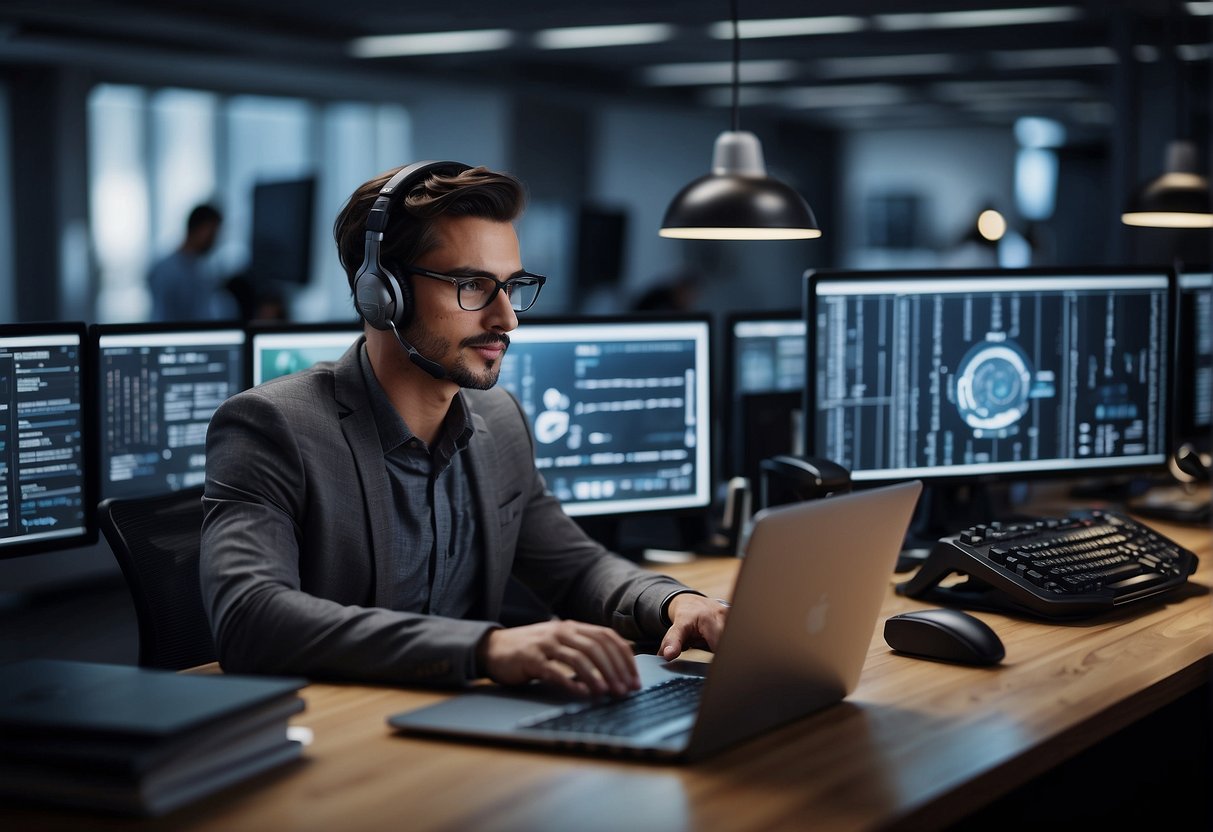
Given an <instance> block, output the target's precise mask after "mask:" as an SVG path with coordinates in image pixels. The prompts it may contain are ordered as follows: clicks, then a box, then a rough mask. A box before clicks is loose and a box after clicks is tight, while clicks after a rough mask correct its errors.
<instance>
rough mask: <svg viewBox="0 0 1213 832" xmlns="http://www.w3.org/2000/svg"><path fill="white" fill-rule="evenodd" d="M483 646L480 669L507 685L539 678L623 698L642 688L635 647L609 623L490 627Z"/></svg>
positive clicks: (577, 690) (582, 692) (579, 691)
mask: <svg viewBox="0 0 1213 832" xmlns="http://www.w3.org/2000/svg"><path fill="white" fill-rule="evenodd" d="M672 606H673V604H671V607H672ZM480 649H481V653H480V661H481V663H480V666H481V668H483V669H484V671H485V673H486V674H487V675H488V676H489V678H491V679H493V680H494V681H496V682H501V683H502V684H506V685H521V684H523V683H525V682H529V681H531V680H532V679H538V680H540V681H543V682H548V683H550V684H554V685H557V686H559V687H561V688H564V689H565V690H567V691H569V692H570V693H575V694H579V695H581V696H605V695H611V696H625V695H627V693H628V692H629V691H633V690H638V689H639V688H640V675H639V674H638V673H637V672H636V661H635V659H633V658H632V649H631V647H629V646H628V643H627V642H626V641H624V640H623V638H622V637H621V636H620V635H619V634H618V633H616V632H615V631H614V630H610V629H608V628H606V627H598V626H595V625H593V624H583V623H581V622H580V621H544V622H542V623H540V624H529V625H527V626H525V627H511V628H508V629H503V630H491V631H490V632H489V634H488V636H487V637H486V638H485V640H484V641H483V642H482V643H481V648H480Z"/></svg>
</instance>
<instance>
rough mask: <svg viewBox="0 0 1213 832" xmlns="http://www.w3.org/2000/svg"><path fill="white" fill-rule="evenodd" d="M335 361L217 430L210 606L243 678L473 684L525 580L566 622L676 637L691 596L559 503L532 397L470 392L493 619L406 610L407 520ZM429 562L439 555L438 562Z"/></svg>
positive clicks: (353, 383)
mask: <svg viewBox="0 0 1213 832" xmlns="http://www.w3.org/2000/svg"><path fill="white" fill-rule="evenodd" d="M362 343H363V341H362V339H361V338H360V339H359V340H358V342H357V343H355V344H354V346H353V347H351V348H350V350H349V351H348V352H346V354H345V355H344V356H342V357H341V358H340V359H338V360H337V361H336V362H324V363H321V364H317V365H316V366H315V367H313V368H312V369H310V370H307V371H305V372H302V373H298V374H295V375H293V376H287V377H284V378H280V379H276V380H274V381H271V382H269V383H266V384H263V385H260V386H259V387H256V388H254V389H252V390H247V391H245V392H243V393H240V394H238V395H236V396H233V397H232V398H230V399H228V400H227V401H226V402H224V404H223V405H222V406H221V407H220V408H219V409H218V410H217V411H216V412H215V415H214V416H213V417H212V419H211V424H210V429H209V431H208V433H207V442H206V491H205V495H204V497H203V503H204V509H205V519H204V520H203V524H202V563H201V578H202V597H203V601H204V603H205V605H206V609H207V613H208V615H209V616H210V621H211V629H212V631H213V632H214V635H215V643H216V646H217V648H218V653H219V661H220V664H221V665H222V666H223V668H224V669H225V670H227V671H229V672H255V673H286V674H302V675H307V676H311V677H316V678H334V679H349V680H361V681H385V682H396V683H406V684H407V683H424V684H430V685H456V684H460V683H463V682H465V681H467V680H468V679H469V678H470V677H471V676H472V675H473V674H474V671H475V666H474V652H475V647H476V644H477V642H478V641H479V640H480V638H481V637H482V636H483V635H484V634H485V633H486V632H487V631H488V630H489V629H491V628H492V627H494V626H496V625H495V624H493V623H492V620H493V619H494V618H496V617H497V616H498V615H499V614H500V610H501V603H502V597H503V595H504V592H505V586H506V581H507V578H508V576H509V575H510V574H511V573H513V574H514V575H515V576H517V577H518V578H519V579H520V580H521V581H522V582H523V583H524V584H526V585H527V586H529V587H530V588H531V589H532V590H534V591H535V593H536V594H537V595H538V596H539V597H540V598H541V599H542V600H544V601H545V602H546V603H547V604H548V605H549V607H550V608H551V609H552V610H553V611H554V612H555V613H556V614H557V615H559V616H561V617H565V618H574V619H578V620H582V621H588V622H591V623H598V624H605V625H608V626H611V627H612V628H614V629H615V630H616V631H618V632H619V633H620V634H621V635H623V636H624V637H625V638H632V639H639V638H652V639H656V638H659V637H660V636H661V635H662V634H663V633H664V630H665V626H664V624H663V622H662V620H661V609H660V607H661V602H662V600H663V599H664V598H665V597H666V596H667V595H669V593H670V592H673V591H674V590H676V589H681V588H683V586H682V584H679V583H677V582H676V581H673V580H672V579H670V578H667V577H664V576H661V575H656V574H654V573H652V572H649V571H648V570H645V569H642V568H640V567H638V566H636V565H635V564H632V563H631V562H629V561H627V560H625V559H623V558H620V557H618V556H616V555H613V554H611V553H609V552H607V551H606V550H605V549H604V548H603V547H602V546H600V545H599V544H598V543H596V542H594V541H593V540H591V539H590V538H588V537H587V536H586V535H585V533H584V532H582V530H581V528H580V527H579V526H577V524H576V523H574V522H573V521H572V520H571V519H569V517H568V516H567V515H566V514H565V513H564V511H563V510H562V509H561V507H560V504H559V502H558V501H557V500H556V498H555V497H553V496H551V495H550V494H549V493H548V492H547V491H546V488H545V486H544V483H543V479H542V477H541V476H540V475H539V473H538V471H536V469H535V462H534V456H533V449H532V444H531V436H530V432H529V430H528V427H527V422H526V419H525V417H524V415H523V413H522V410H521V409H520V408H519V406H518V402H517V401H515V400H514V398H513V397H512V396H510V395H509V394H508V393H507V392H505V391H504V390H501V389H493V390H487V391H471V390H465V391H463V392H462V395H464V396H466V397H467V401H468V405H469V407H470V409H471V411H472V420H473V427H474V431H475V432H474V435H473V436H472V439H471V441H470V443H469V445H468V448H467V451H466V453H467V459H466V462H467V470H468V471H469V474H470V476H471V478H472V492H473V494H474V495H475V500H476V511H477V512H478V523H479V525H480V529H481V531H482V538H483V544H484V551H483V554H482V556H483V559H484V560H483V569H482V574H483V576H484V583H483V601H482V608H483V609H484V611H485V617H486V619H487V620H486V621H466V620H457V619H451V618H440V617H436V616H428V615H421V614H418V613H413V612H408V611H405V610H401V609H399V608H398V607H399V605H398V604H396V603H395V599H394V598H393V597H392V594H393V590H392V582H391V581H390V580H380V576H383V575H390V574H392V573H393V572H394V571H395V570H394V569H393V567H392V564H391V563H390V561H389V558H390V555H389V554H388V553H389V551H390V547H389V546H388V545H387V544H388V540H387V535H388V534H389V532H388V529H389V528H390V525H389V523H388V522H387V518H388V517H389V516H390V513H391V512H392V511H394V510H396V509H395V508H394V507H393V506H392V504H391V501H390V495H391V489H390V487H389V485H388V480H387V471H386V468H385V465H384V460H383V450H382V447H381V446H380V443H379V435H378V432H377V431H376V429H375V421H374V418H373V416H372V413H371V405H370V400H369V398H368V395H367V390H366V386H365V383H364V380H363V377H362V370H361V368H360V366H359V358H358V356H359V350H361V349H362ZM426 556H428V553H427V555H426Z"/></svg>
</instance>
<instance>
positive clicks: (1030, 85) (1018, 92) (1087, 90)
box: [931, 78, 1093, 101]
mask: <svg viewBox="0 0 1213 832" xmlns="http://www.w3.org/2000/svg"><path fill="white" fill-rule="evenodd" d="M931 93H932V95H934V96H935V97H936V98H941V99H944V100H947V101H968V100H981V101H984V100H988V99H990V98H1003V99H1008V98H1021V99H1031V100H1037V99H1042V98H1047V99H1051V100H1065V99H1071V98H1086V97H1088V96H1091V95H1093V90H1092V88H1091V87H1090V86H1088V85H1087V84H1084V83H1082V82H1080V81H1070V80H1062V79H1056V78H1054V79H1039V80H1025V81H943V82H940V83H937V84H932V85H931Z"/></svg>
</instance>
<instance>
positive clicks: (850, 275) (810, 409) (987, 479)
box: [802, 264, 1178, 487]
mask: <svg viewBox="0 0 1213 832" xmlns="http://www.w3.org/2000/svg"><path fill="white" fill-rule="evenodd" d="M1101 276H1102V277H1122V276H1123V277H1165V278H1166V281H1167V288H1166V292H1165V297H1166V302H1167V305H1168V307H1167V309H1166V310H1164V315H1163V320H1164V321H1166V323H1167V325H1168V326H1170V327H1171V332H1169V333H1164V338H1163V349H1164V355H1163V356H1162V359H1163V362H1164V366H1165V367H1166V368H1167V371H1168V373H1170V374H1171V375H1172V376H1173V375H1174V368H1175V343H1176V337H1175V336H1176V329H1177V327H1176V309H1177V308H1178V294H1177V293H1178V278H1177V270H1176V268H1175V267H1174V266H1173V265H1170V264H1168V265H1165V266H1164V265H1158V266H1103V267H1100V266H1087V267H1072V266H1069V267H1056V268H1054V267H1043V266H1042V267H1031V268H1023V269H998V268H989V267H981V268H971V269H964V268H947V269H879V270H871V271H868V270H860V269H806V270H805V272H804V281H803V286H804V296H803V302H802V307H803V308H804V310H805V321H806V322H807V323H808V325H807V326H806V328H805V339H806V342H805V374H806V384H805V391H804V405H803V406H804V437H803V440H804V447H805V451H806V453H809V454H812V453H814V451H815V447H816V445H815V434H816V428H817V413H816V409H815V405H816V401H815V397H816V387H817V385H816V384H815V383H808V379H809V376H810V375H811V374H813V373H815V370H816V367H817V345H816V341H817V339H816V337H815V336H816V327H815V326H814V324H813V322H814V321H816V320H817V304H816V301H817V294H816V287H817V284H818V283H820V282H822V281H824V280H846V281H856V282H859V281H863V282H868V281H873V282H874V281H880V280H890V279H905V280H958V279H964V278H979V279H980V278H995V277H1000V278H1025V279H1032V278H1044V277H1059V278H1066V277H1079V278H1086V277H1101ZM1164 390H1165V391H1166V392H1165V395H1164V400H1165V405H1166V412H1165V413H1164V414H1163V419H1162V431H1163V436H1162V443H1163V449H1164V450H1163V451H1161V452H1160V454H1159V456H1161V457H1162V458H1161V459H1158V460H1151V461H1137V462H1123V463H1121V464H1118V465H1108V466H1087V467H1078V466H1077V465H1076V464H1075V463H1076V460H1066V459H1063V460H1056V465H1055V466H1053V467H1050V468H1040V469H1036V468H1034V469H1032V470H1031V471H1018V472H1014V471H998V472H983V473H979V474H964V473H950V474H938V475H932V474H930V473H928V472H926V471H923V470H921V469H918V470H915V471H914V473H912V474H910V473H907V474H905V475H904V476H879V477H868V476H861V477H860V478H858V479H855V480H854V482H855V484H856V485H857V486H860V487H868V486H878V485H887V484H891V483H897V482H904V481H906V480H908V479H921V480H923V481H924V482H927V483H928V484H932V485H944V486H947V485H965V484H987V483H998V482H1020V481H1027V480H1038V479H1040V480H1045V479H1054V480H1062V479H1082V478H1084V477H1090V476H1102V477H1114V476H1122V475H1133V474H1152V473H1160V472H1163V471H1165V470H1166V465H1167V456H1168V455H1169V453H1170V449H1171V448H1172V447H1173V445H1172V443H1173V436H1174V428H1175V426H1174V421H1175V419H1174V411H1175V387H1174V380H1173V379H1172V378H1169V379H1167V381H1166V383H1165V384H1164Z"/></svg>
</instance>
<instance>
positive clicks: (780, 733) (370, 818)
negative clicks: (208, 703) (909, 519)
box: [0, 521, 1213, 832]
mask: <svg viewBox="0 0 1213 832" xmlns="http://www.w3.org/2000/svg"><path fill="white" fill-rule="evenodd" d="M1151 525H1153V526H1155V527H1156V528H1157V529H1158V530H1159V531H1161V532H1163V533H1164V534H1167V535H1168V536H1170V537H1172V538H1174V539H1175V540H1177V541H1179V542H1180V543H1182V544H1183V545H1185V546H1187V547H1188V548H1190V549H1192V550H1193V551H1195V552H1196V554H1197V555H1198V556H1199V557H1200V558H1201V567H1200V570H1199V572H1198V573H1197V574H1196V575H1195V576H1194V578H1193V579H1192V582H1191V583H1192V587H1191V589H1190V591H1186V592H1184V593H1183V594H1182V595H1181V596H1180V597H1178V598H1174V599H1172V600H1171V601H1170V602H1169V603H1167V604H1165V605H1163V606H1158V607H1153V608H1151V609H1149V610H1148V611H1145V612H1144V613H1142V614H1139V615H1135V616H1133V617H1128V618H1119V619H1116V620H1111V621H1107V620H1103V621H1097V622H1085V623H1080V624H1072V625H1065V626H1057V625H1048V624H1042V623H1037V622H1032V621H1026V620H1020V619H1015V618H1011V617H1007V616H1002V615H996V614H990V613H978V614H977V615H978V616H979V617H980V618H982V619H984V620H985V621H986V622H988V623H989V624H990V625H991V626H992V627H993V628H994V629H995V630H996V631H997V632H998V633H999V635H1000V636H1001V637H1002V639H1003V641H1004V643H1005V644H1006V648H1007V655H1006V659H1005V661H1004V662H1003V664H1002V665H1001V666H1000V667H998V668H995V669H978V668H969V667H963V666H955V665H946V664H939V663H934V662H926V661H920V660H915V659H912V658H908V657H902V656H896V655H893V654H892V653H891V652H890V651H889V649H888V647H887V646H886V645H885V643H884V640H883V638H882V636H881V630H882V628H883V620H884V618H886V617H888V616H890V615H893V614H896V613H899V612H903V611H905V610H909V609H915V608H920V607H923V606H925V605H923V604H922V603H920V602H917V601H914V600H911V599H906V598H901V597H898V596H896V595H895V594H894V593H893V592H892V589H891V586H892V583H890V592H889V595H888V598H887V600H886V601H885V604H884V609H883V611H882V617H881V621H880V623H878V625H877V627H876V632H875V633H874V634H873V638H872V644H871V647H870V649H869V653H868V659H867V663H866V665H865V666H864V671H863V676H862V678H861V681H860V684H859V687H858V689H857V690H856V691H855V693H853V694H852V695H851V696H850V697H848V699H847V700H846V701H845V702H843V703H842V704H840V705H837V706H835V707H832V708H828V709H826V710H825V711H822V712H819V713H817V714H815V715H813V716H810V717H808V718H806V719H803V720H800V721H798V722H795V723H792V724H791V725H789V726H787V727H785V728H782V729H779V730H777V731H776V732H774V733H772V734H769V735H767V736H764V737H761V738H759V739H756V740H753V741H751V742H748V743H745V744H742V745H740V746H737V747H735V748H733V749H731V750H728V751H726V752H723V753H721V754H719V755H718V756H715V757H712V758H710V759H708V760H707V761H705V762H703V763H699V764H695V765H693V766H675V765H659V764H653V763H636V762H623V761H620V762H615V761H606V760H599V759H593V758H588V757H581V756H573V755H558V754H549V753H544V752H538V751H526V750H516V749H512V748H502V747H490V746H475V745H463V744H457V743H448V742H443V741H438V740H422V739H413V738H406V737H403V736H399V735H396V734H393V733H392V732H391V731H390V730H389V729H388V727H387V725H386V723H385V718H386V717H387V716H388V715H390V714H393V713H396V712H397V711H402V710H406V709H410V708H415V707H419V706H421V705H425V704H429V703H431V702H436V701H439V700H440V699H442V698H444V696H445V694H442V693H432V692H422V691H416V690H401V689H395V688H386V687H383V688H381V687H368V686H357V685H329V684H314V685H311V686H309V687H308V688H307V689H306V690H305V691H304V698H305V699H306V700H307V710H306V711H305V712H304V713H302V714H301V715H300V716H299V717H298V718H297V719H295V720H294V722H295V724H299V725H306V726H308V727H310V728H311V729H312V730H313V731H314V733H315V740H314V742H313V744H312V745H311V746H310V747H309V748H308V749H307V750H306V752H305V755H304V760H303V761H302V762H300V763H298V764H295V765H292V766H290V767H288V768H286V769H283V770H280V771H278V772H274V773H271V774H268V775H265V776H262V777H260V778H258V779H256V780H254V781H251V782H250V783H247V784H243V785H241V786H238V787H236V788H234V789H231V790H229V791H227V792H224V793H223V794H221V795H217V796H214V797H212V798H209V799H207V800H204V801H202V802H200V803H197V804H195V805H193V806H191V807H187V808H185V809H183V810H181V811H179V812H177V813H175V814H173V815H170V816H168V817H167V818H163V819H160V820H159V821H156V822H147V821H145V822H134V821H125V820H118V819H113V820H109V819H94V818H89V819H88V825H89V827H90V828H109V827H111V826H112V827H117V828H131V827H138V828H146V827H151V828H159V827H164V828H173V829H191V830H195V829H196V830H224V832H227V830H233V829H290V830H311V829H315V830H332V829H383V828H407V829H460V830H463V829H476V830H493V829H510V830H515V829H517V830H531V831H532V832H534V831H535V830H545V829H552V830H568V829H582V830H594V829H628V828H638V829H646V830H667V829H674V830H677V829H694V830H714V829H729V830H745V829H755V830H768V829H778V828H807V827H809V826H811V827H812V828H814V829H822V830H829V829H871V828H886V827H896V826H910V825H912V826H914V827H918V828H938V827H940V826H942V825H944V824H946V823H949V822H951V821H953V820H956V819H959V818H960V817H963V816H964V815H966V814H968V813H970V812H971V811H973V810H975V809H977V808H980V807H981V806H983V805H986V804H987V803H989V802H990V801H992V800H994V799H995V798H997V797H999V796H1001V795H1002V794H1004V793H1006V792H1008V791H1011V790H1013V789H1014V788H1016V787H1017V786H1019V785H1022V784H1023V783H1025V782H1027V781H1028V780H1029V779H1031V778H1033V777H1035V776H1037V775H1038V774H1041V773H1042V772H1044V771H1047V770H1048V769H1049V768H1051V767H1052V766H1054V765H1056V764H1057V763H1059V762H1061V761H1062V760H1064V759H1066V758H1068V757H1069V756H1071V755H1073V754H1075V753H1077V752H1078V751H1080V750H1082V749H1084V748H1086V747H1088V746H1090V745H1092V744H1094V743H1096V742H1098V741H1099V740H1101V739H1104V738H1105V737H1107V736H1109V735H1110V734H1112V733H1114V732H1116V731H1118V730H1119V729H1121V728H1123V727H1125V726H1126V725H1128V724H1130V723H1131V722H1133V721H1135V720H1137V719H1139V718H1141V717H1142V716H1144V715H1146V714H1148V713H1150V712H1152V711H1154V710H1156V709H1158V708H1159V707H1161V706H1163V705H1165V704H1168V703H1169V702H1171V701H1173V700H1174V699H1175V698H1177V697H1178V696H1180V695H1181V694H1183V693H1186V692H1188V691H1190V690H1192V689H1194V688H1196V687H1197V686H1198V685H1200V684H1202V683H1204V682H1206V681H1208V679H1209V675H1210V656H1211V655H1213V601H1211V598H1210V595H1209V591H1208V590H1209V587H1210V584H1211V583H1213V535H1211V534H1210V533H1209V531H1207V530H1203V529H1193V528H1184V527H1179V526H1172V525H1168V524H1165V523H1161V522H1157V521H1152V522H1151ZM738 565H739V562H738V561H736V560H732V559H705V560H700V561H696V562H693V563H688V564H677V565H670V566H668V567H663V571H666V572H668V573H670V574H673V575H675V576H676V577H678V578H679V579H681V580H684V581H685V582H687V583H688V584H690V585H692V586H695V587H698V588H700V589H702V590H704V591H705V592H708V593H710V594H715V595H720V596H723V597H727V596H728V595H729V590H730V587H731V586H732V582H733V579H734V576H735V575H736V570H737V567H738ZM901 577H904V576H899V579H900V578H901ZM80 823H81V816H80V815H72V814H67V813H62V814H60V813H54V814H48V813H42V812H26V811H16V810H13V809H11V808H5V809H4V810H3V811H2V812H0V825H3V826H4V827H6V828H12V829H30V828H78V827H79V825H80Z"/></svg>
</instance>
